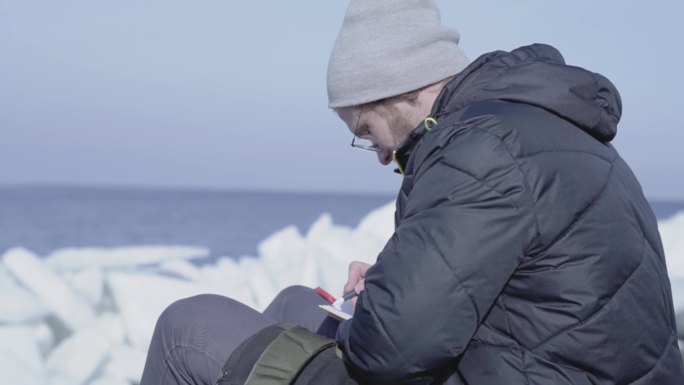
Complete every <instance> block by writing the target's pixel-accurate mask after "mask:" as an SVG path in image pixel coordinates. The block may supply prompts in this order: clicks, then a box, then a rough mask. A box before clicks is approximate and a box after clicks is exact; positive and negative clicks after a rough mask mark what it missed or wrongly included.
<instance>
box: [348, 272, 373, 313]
mask: <svg viewBox="0 0 684 385" xmlns="http://www.w3.org/2000/svg"><path fill="white" fill-rule="evenodd" d="M371 266H372V265H369V264H367V263H364V262H359V261H354V262H352V263H350V264H349V274H348V279H347V284H346V285H344V292H345V293H348V292H350V291H352V290H354V291H355V292H356V293H357V294H358V293H361V292H362V291H363V288H364V285H363V283H364V279H365V278H366V271H368V269H369V268H370V267H371ZM352 306H354V307H356V297H354V298H353V299H352Z"/></svg>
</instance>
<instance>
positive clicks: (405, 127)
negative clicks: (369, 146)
mask: <svg viewBox="0 0 684 385" xmlns="http://www.w3.org/2000/svg"><path fill="white" fill-rule="evenodd" d="M335 112H336V113H337V115H338V116H339V117H340V118H341V119H342V120H343V121H344V122H345V123H346V124H347V127H348V128H349V131H351V132H352V134H354V135H356V136H357V137H359V138H363V139H366V140H369V141H371V143H373V145H374V146H375V147H377V148H378V150H380V151H378V153H377V154H378V161H379V162H380V163H381V164H383V165H387V164H389V163H390V162H391V161H392V151H394V150H396V149H397V147H398V146H399V145H400V144H401V143H402V142H403V141H404V140H405V139H406V138H407V137H408V135H409V133H410V132H411V131H412V130H413V129H414V128H415V127H416V125H417V124H418V123H419V122H420V120H421V119H422V118H420V117H418V118H417V119H416V117H415V115H416V111H415V107H413V106H412V105H411V104H410V103H408V102H407V101H405V100H402V99H396V100H386V101H382V102H378V103H368V104H364V105H362V106H353V107H345V108H339V109H336V110H335Z"/></svg>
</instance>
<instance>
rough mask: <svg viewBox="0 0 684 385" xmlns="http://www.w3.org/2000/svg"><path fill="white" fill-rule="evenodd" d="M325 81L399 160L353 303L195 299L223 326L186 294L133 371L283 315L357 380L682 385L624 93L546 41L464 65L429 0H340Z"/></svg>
mask: <svg viewBox="0 0 684 385" xmlns="http://www.w3.org/2000/svg"><path fill="white" fill-rule="evenodd" d="M328 94H329V102H330V103H329V105H330V107H331V108H333V109H334V110H335V111H336V112H337V113H338V114H339V116H340V117H341V118H342V119H343V120H344V121H345V122H346V124H347V126H348V127H349V129H350V130H351V131H352V133H353V134H354V141H353V145H356V146H361V147H363V148H366V149H370V150H372V151H376V152H377V154H378V159H379V161H380V163H382V164H389V163H390V162H391V161H392V160H394V161H395V162H396V167H397V170H398V172H400V173H401V174H403V183H402V186H401V190H400V192H399V195H398V198H397V208H396V216H395V219H396V230H395V233H394V235H393V236H392V238H391V239H390V240H389V241H388V243H387V245H386V247H385V248H384V250H383V251H382V252H381V253H380V255H379V256H378V258H377V262H376V263H375V264H374V265H372V266H370V265H366V264H363V263H358V262H355V263H352V265H351V266H350V273H349V281H348V283H347V285H346V287H345V290H347V291H350V290H355V291H356V292H357V293H359V296H358V301H357V302H356V305H355V306H356V308H355V314H354V318H352V319H351V320H348V321H344V322H341V323H340V324H339V327H338V325H332V326H330V325H328V326H327V327H324V326H321V323H322V322H323V321H322V319H321V317H320V316H315V315H311V314H308V313H307V310H302V309H308V308H313V306H310V307H309V306H302V305H301V304H302V303H307V302H315V299H313V297H310V294H307V293H308V292H307V291H306V290H305V289H296V290H294V291H296V293H295V292H293V291H292V290H291V292H290V294H288V295H283V296H281V297H279V299H277V300H276V301H275V303H274V304H273V305H271V306H270V307H269V309H267V311H266V313H265V315H261V314H258V313H256V312H251V311H250V310H246V309H241V308H240V307H239V304H235V303H229V302H228V300H227V299H224V300H221V301H224V302H225V303H222V304H221V303H219V302H216V303H212V304H211V305H208V304H206V305H204V308H203V309H205V310H202V311H212V312H213V313H211V314H210V315H207V317H209V318H214V319H215V320H217V321H215V323H216V324H219V325H221V324H222V325H224V326H223V328H224V329H228V330H229V331H227V332H219V331H216V330H219V329H220V326H215V327H214V326H212V327H209V329H211V330H212V331H215V332H213V333H214V334H209V336H207V335H206V333H207V332H206V330H207V326H206V325H207V323H205V322H204V321H201V322H200V321H198V320H197V317H196V316H195V317H194V319H193V321H192V322H189V321H186V322H178V321H177V320H178V319H179V318H183V315H182V314H189V313H192V314H194V315H196V314H198V313H199V314H203V313H202V311H198V309H200V308H201V307H200V306H199V305H197V304H198V303H199V302H202V301H205V302H207V301H208V300H207V298H208V297H204V298H203V299H201V300H198V299H194V300H190V301H188V300H186V301H185V302H183V303H182V304H181V305H176V306H173V307H172V308H171V309H169V310H167V315H166V316H163V317H162V319H160V324H158V326H157V331H156V332H155V340H154V341H153V343H152V347H151V357H152V356H155V355H160V356H162V357H168V358H166V359H165V361H161V360H159V359H157V358H154V359H152V358H148V364H147V366H148V367H154V366H156V367H158V368H161V369H157V371H156V372H155V370H154V369H149V368H148V367H146V374H147V378H146V377H144V378H143V384H147V383H148V382H147V381H148V380H149V379H150V378H152V377H154V375H153V374H148V373H153V372H154V373H157V374H156V375H157V376H159V374H158V373H163V374H161V376H166V378H171V377H173V378H174V379H181V380H177V381H176V382H177V383H195V382H193V381H196V380H195V379H194V377H193V376H192V375H190V374H188V373H192V372H201V371H207V372H208V373H211V371H212V370H214V371H217V370H218V369H217V368H220V365H221V364H222V363H223V361H225V359H226V358H227V355H230V352H231V351H232V349H234V347H235V346H236V345H237V344H238V343H239V342H240V341H243V340H244V339H245V338H247V336H249V335H251V334H253V333H254V332H256V331H257V330H259V329H261V328H263V327H264V326H266V325H269V324H271V323H273V322H274V321H281V320H287V321H290V322H295V323H302V324H306V326H307V327H308V328H309V329H310V330H313V331H318V332H319V333H321V334H324V335H331V334H332V333H331V331H334V330H335V329H336V334H335V338H336V339H337V342H338V345H339V347H340V349H341V351H342V354H343V357H344V360H345V362H346V363H347V368H348V371H349V373H350V375H351V376H353V377H354V378H355V379H356V380H357V381H359V382H361V383H368V384H430V383H445V382H446V383H449V384H477V385H486V384H496V385H500V384H555V385H565V384H568V385H570V384H573V385H583V384H587V385H589V384H682V383H684V367H683V366H684V365H683V364H682V357H681V355H680V352H679V349H678V346H677V337H676V333H675V322H674V315H673V309H672V299H671V293H670V285H669V281H668V278H667V270H666V266H665V259H664V256H663V250H662V246H661V242H660V239H659V235H658V231H657V225H656V220H655V217H654V215H653V214H652V212H651V210H650V207H649V204H648V202H647V201H646V199H645V198H644V197H643V194H642V192H641V188H640V186H639V184H638V182H637V181H636V179H635V177H634V176H633V174H632V172H631V171H630V169H629V167H628V166H627V165H626V164H625V162H624V161H623V160H622V159H621V158H620V156H619V155H618V153H617V152H616V150H615V149H614V148H613V147H612V146H611V145H610V141H611V140H612V139H613V138H614V136H615V134H616V126H617V123H618V120H619V118H620V114H621V102H620V97H619V94H618V92H617V90H616V89H615V88H614V86H613V85H612V84H611V83H610V82H609V81H608V80H607V79H605V78H604V77H602V76H601V75H598V74H595V73H591V72H588V71H586V70H584V69H581V68H578V67H571V66H568V65H565V63H564V61H563V58H562V56H561V55H560V53H559V52H558V51H557V50H556V49H554V48H552V47H550V46H546V45H532V46H527V47H522V48H519V49H517V50H514V51H512V52H510V53H507V52H501V51H499V52H493V53H490V54H486V55H483V56H482V57H480V58H479V59H477V60H475V61H474V62H473V63H470V64H469V65H468V63H467V61H466V59H465V57H464V55H463V54H462V53H461V51H460V49H459V47H458V34H457V32H456V31H454V30H452V29H449V28H445V27H443V26H441V25H440V22H439V13H438V10H437V8H436V6H435V5H434V4H433V3H432V2H431V1H425V0H422V1H421V0H403V1H399V0H376V1H369V0H352V1H351V3H350V5H349V9H348V11H347V14H346V16H345V20H344V24H343V26H342V30H341V32H340V35H339V37H338V39H337V42H336V44H335V48H334V49H333V53H332V56H331V59H330V63H329V68H328ZM364 139H365V140H366V142H367V143H365V144H363V143H361V144H360V143H358V142H357V141H359V140H364ZM307 296H309V297H307ZM214 300H215V299H214ZM214 300H212V301H214ZM216 301H218V300H216ZM208 309H211V310H208ZM217 309H224V310H217ZM225 309H229V310H225ZM288 309H290V310H288ZM291 309H299V310H298V311H292V310H291ZM289 312H293V313H296V314H295V315H285V314H286V313H289ZM169 313H174V314H175V315H169ZM176 313H177V314H176ZM219 313H220V314H219ZM185 317H187V316H185ZM298 317H299V318H298ZM317 317H318V318H317ZM314 318H316V319H314ZM198 322H199V324H198ZM178 325H183V326H178ZM188 325H195V327H194V329H196V330H201V331H203V333H204V334H202V333H199V332H196V333H194V334H193V333H188V332H187V330H188V329H192V327H190V326H188ZM197 325H199V326H197ZM225 325H230V326H229V327H226V326H225ZM165 330H166V331H165ZM169 330H171V331H173V332H169ZM174 335H175V336H176V337H173V336H174ZM198 335H199V336H198ZM169 336H171V337H169ZM177 336H183V337H177ZM219 336H220V337H219ZM208 338H211V339H214V338H216V339H217V340H219V341H221V343H220V344H219V345H220V346H221V348H217V347H216V346H214V345H211V344H209V345H211V346H209V347H207V346H208V345H207V343H206V340H207V339H208ZM173 339H176V340H179V339H181V340H182V339H184V340H185V342H183V341H181V342H178V341H175V342H174V341H166V342H164V343H162V342H160V341H162V340H173ZM196 341H203V343H204V345H202V344H199V345H198V344H197V342H196ZM184 343H186V345H183V344H184ZM193 344H194V345H193ZM162 345H164V347H160V346H162ZM178 346H193V348H192V350H193V352H194V353H192V354H194V355H197V356H199V355H205V356H206V355H207V354H209V355H213V356H212V357H211V359H208V358H206V357H203V358H201V359H199V358H188V357H190V355H187V356H184V357H181V356H177V355H174V354H173V351H174V349H175V350H176V351H177V350H178V349H177V347H178ZM221 349H223V350H221ZM219 350H221V351H219ZM153 352H156V353H153ZM169 373H171V374H169ZM156 381H157V383H160V382H159V381H161V383H165V382H164V380H160V379H157V380H156ZM184 381H185V382H184ZM149 383H153V382H152V381H151V380H150V381H149Z"/></svg>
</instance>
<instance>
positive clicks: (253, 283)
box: [0, 203, 684, 385]
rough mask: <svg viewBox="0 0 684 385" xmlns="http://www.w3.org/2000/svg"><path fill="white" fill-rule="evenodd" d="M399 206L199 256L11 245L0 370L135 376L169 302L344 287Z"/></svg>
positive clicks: (1, 305) (674, 239) (105, 383)
mask: <svg viewBox="0 0 684 385" xmlns="http://www.w3.org/2000/svg"><path fill="white" fill-rule="evenodd" d="M393 214H394V204H393V203H392V204H388V205H385V206H383V207H381V208H379V209H377V210H375V211H373V212H371V213H370V214H368V215H367V216H366V217H365V218H364V219H363V220H362V221H361V223H360V224H359V225H358V226H357V227H356V228H349V227H345V226H339V225H336V224H335V223H334V222H333V219H332V218H331V217H330V215H327V214H323V215H321V217H320V218H319V219H318V220H316V221H315V222H314V223H313V224H312V226H311V228H310V229H309V230H308V231H307V232H306V233H305V234H302V233H300V231H299V230H298V229H297V228H296V227H294V226H289V227H286V228H284V229H282V230H280V231H278V232H276V233H274V234H273V235H271V236H270V237H268V238H267V239H265V240H263V241H262V242H261V243H260V244H259V245H258V252H257V254H258V255H256V256H253V257H242V258H240V259H238V260H236V259H234V258H231V257H228V256H225V257H222V258H218V259H217V260H216V261H215V262H214V263H212V264H203V265H200V266H198V265H196V264H193V263H191V262H192V260H193V259H196V258H203V257H206V256H207V255H208V254H209V250H207V249H206V248H202V247H192V246H177V247H176V246H145V247H119V248H110V249H102V248H87V249H73V248H71V249H62V250H57V251H55V252H53V253H51V254H50V255H47V256H44V257H38V256H36V255H35V254H33V253H32V252H31V251H29V250H25V249H21V248H15V249H11V250H8V251H6V252H5V254H4V255H3V256H2V257H1V261H2V263H0V376H1V378H2V381H0V382H2V383H3V384H4V383H7V384H13V385H23V384H27V385H28V384H46V385H62V384H69V385H86V384H87V385H130V384H136V383H137V381H138V380H139V378H140V376H141V374H142V370H143V366H144V362H145V356H146V353H147V347H148V345H149V342H150V339H151V336H152V332H153V330H154V324H155V321H156V319H157V317H159V315H160V313H161V312H162V311H163V310H164V309H165V308H166V307H167V306H168V305H169V304H171V303H172V302H174V301H176V300H178V299H181V298H185V297H188V296H192V295H196V294H200V293H214V294H221V295H225V296H229V297H231V298H234V299H236V300H238V301H241V302H243V303H245V304H247V305H249V306H251V307H253V308H255V309H257V310H262V309H264V308H265V307H266V305H267V304H268V303H269V302H270V301H271V299H272V298H273V297H274V296H275V295H276V294H277V293H278V291H280V290H282V289H283V288H285V287H287V286H290V285H293V284H303V285H308V286H314V287H315V286H321V287H324V288H326V289H328V290H329V291H331V292H333V293H339V292H340V291H341V288H342V285H343V284H344V282H345V280H346V269H347V264H348V263H349V262H350V261H351V260H362V261H366V262H369V263H370V262H372V261H373V260H374V259H375V257H376V256H377V253H378V252H379V251H380V250H381V249H382V247H383V246H384V245H385V243H386V242H387V240H388V239H389V237H390V236H391V234H392V231H393V223H394V219H393ZM659 227H660V232H661V235H662V239H663V245H664V248H665V252H666V256H667V264H668V268H669V273H670V278H671V281H672V288H673V297H674V304H675V309H676V311H677V313H678V315H679V316H680V318H681V319H684V212H683V213H680V214H679V215H676V216H674V217H672V218H670V219H668V220H665V221H661V222H660V223H659Z"/></svg>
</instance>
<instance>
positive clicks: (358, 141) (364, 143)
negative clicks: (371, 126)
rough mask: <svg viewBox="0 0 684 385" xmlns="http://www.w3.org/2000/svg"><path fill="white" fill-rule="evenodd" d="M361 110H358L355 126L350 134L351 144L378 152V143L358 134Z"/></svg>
mask: <svg viewBox="0 0 684 385" xmlns="http://www.w3.org/2000/svg"><path fill="white" fill-rule="evenodd" d="M361 113H362V111H361V110H359V113H358V116H357V117H356V127H354V136H352V141H351V146H352V147H356V148H360V149H362V150H368V151H373V152H380V148H378V145H377V144H375V143H373V142H372V141H371V140H369V139H366V138H362V137H360V136H358V133H359V121H360V120H361Z"/></svg>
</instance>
